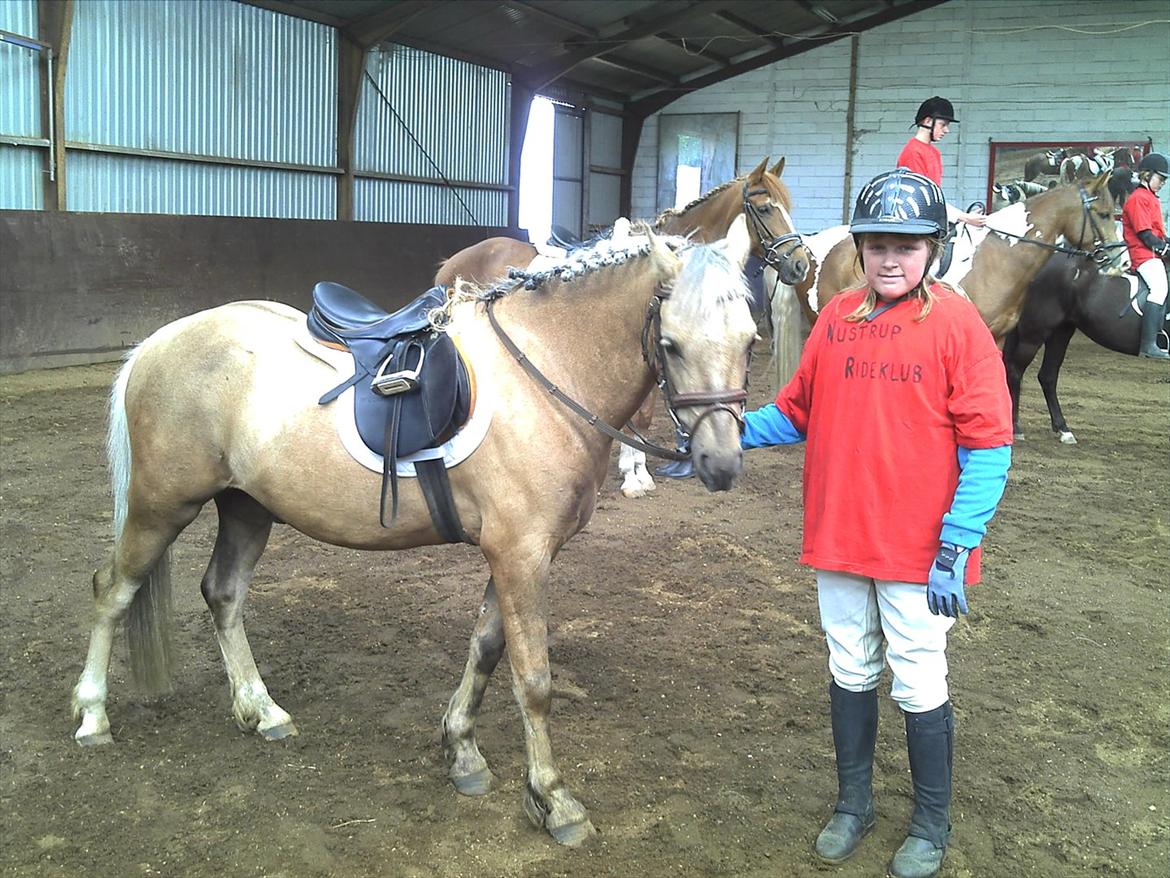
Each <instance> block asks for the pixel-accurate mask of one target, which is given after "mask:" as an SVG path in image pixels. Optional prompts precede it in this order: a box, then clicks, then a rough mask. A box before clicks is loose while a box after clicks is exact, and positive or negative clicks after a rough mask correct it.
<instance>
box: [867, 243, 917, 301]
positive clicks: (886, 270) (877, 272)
mask: <svg viewBox="0 0 1170 878" xmlns="http://www.w3.org/2000/svg"><path fill="white" fill-rule="evenodd" d="M861 258H862V265H863V266H864V270H865V280H866V283H868V284H869V288H870V289H871V290H873V291H874V292H875V293H876V294H877V296H878V298H879V299H881V300H882V301H884V302H892V301H894V300H895V299H900V298H901V297H902V296H904V295H906V294H907V293H908V292H910V291H911V290H912V289H914V288H915V287H916V286H918V284H919V283H921V282H922V278H923V277H924V276H925V275H926V267H927V263H928V262H929V261H930V245H929V244H927V242H926V238H925V237H924V236H922V235H890V234H873V233H871V234H867V235H866V236H865V238H864V239H863V240H862V243H861Z"/></svg>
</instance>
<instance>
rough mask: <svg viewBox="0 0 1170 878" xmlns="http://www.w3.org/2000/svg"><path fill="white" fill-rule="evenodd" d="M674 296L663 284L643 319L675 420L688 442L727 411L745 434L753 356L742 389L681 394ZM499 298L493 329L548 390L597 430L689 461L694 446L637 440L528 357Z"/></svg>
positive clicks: (646, 347) (648, 358)
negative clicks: (673, 371) (682, 412)
mask: <svg viewBox="0 0 1170 878" xmlns="http://www.w3.org/2000/svg"><path fill="white" fill-rule="evenodd" d="M668 298H670V293H669V291H667V290H665V289H663V288H662V287H659V288H658V289H657V290H656V291H655V293H654V295H653V296H652V297H651V298H650V302H649V304H648V305H647V306H646V319H645V321H643V323H642V359H643V360H645V362H646V365H647V366H649V367H650V369H651V371H652V372H653V373H654V380H655V383H656V384H657V385H658V388H659V389H660V390H661V391H662V398H663V400H664V401H665V403H666V410H667V412H669V413H670V417H671V420H672V421H674V424H675V426H676V427H677V428H678V430H679V432H680V433H682V434H683V436H684V437H685V439H686V442H685V447H687V448H689V447H690V438H691V435H692V434H693V433H694V432H695V430H696V429H697V428H698V426H699V424H701V423H702V422H703V421H704V420H705V419H706V418H709V417H711V416H712V415H714V414H715V413H716V412H721V411H723V412H727V413H728V414H730V415H731V416H732V417H733V418H735V421H736V423H737V424H738V425H739V430H740V432H741V433H742V432H743V429H744V420H743V412H744V407H745V404H746V402H747V385H748V379H749V377H750V375H751V358H750V357H749V358H748V365H747V368H746V369H745V370H744V382H743V387H742V388H738V389H732V388H728V389H725V390H710V391H696V392H692V393H676V392H675V391H674V387H673V385H672V384H671V381H670V376H669V373H668V371H667V368H666V354H665V349H664V347H663V344H662V303H663V301H665V300H666V299H668ZM495 301H496V300H495V299H494V298H491V299H488V300H487V315H488V320H489V321H490V322H491V325H492V329H494V330H495V332H496V335H497V336H499V338H500V342H501V343H502V344H503V345H504V348H505V349H506V350H507V351H508V353H510V354H511V355H512V356H513V357H515V359H516V362H518V363H519V364H520V366H521V368H523V369H524V371H525V372H527V373H528V374H529V376H531V377H532V379H533V380H535V381H536V383H537V384H539V385H540V386H541V387H543V388H544V389H545V390H547V391H548V392H549V395H551V396H552V397H553V398H555V399H556V400H557V401H559V402H560V403H562V404H563V405H565V406H566V407H568V408H569V409H570V410H571V411H572V412H573V413H574V414H576V415H578V416H579V417H581V418H583V419H584V420H585V422H586V423H588V424H589V426H591V427H593V428H594V429H595V430H597V431H599V432H601V433H604V434H605V435H606V436H609V437H610V438H611V439H616V440H617V441H619V442H621V443H623V444H625V445H629V446H630V447H631V448H635V449H637V450H638V451H641V452H643V453H645V454H650V455H653V456H654V457H662V458H666V459H667V460H687V459H689V458H690V456H691V455H690V452H689V451H687V452H681V451H678V450H676V449H674V448H664V447H662V446H661V445H655V444H654V443H653V442H650V441H648V440H646V439H645V438H644V437H642V436H639V437H638V438H637V439H631V438H630V437H628V436H626V435H624V434H623V433H622V431H621V430H618V429H616V428H615V427H613V426H611V425H610V424H608V423H606V422H605V421H603V420H602V419H601V418H600V417H598V416H597V415H596V414H594V413H593V412H591V411H590V410H589V409H587V408H585V407H584V406H583V405H581V404H580V403H579V402H577V401H576V400H575V399H573V398H572V397H571V396H569V395H568V394H566V393H565V392H564V391H563V390H561V389H560V388H559V387H557V386H556V385H555V384H553V383H552V382H551V381H549V379H548V378H546V377H545V375H544V373H543V372H541V371H540V369H538V368H537V367H536V366H535V365H534V364H533V363H532V361H531V360H529V359H528V356H527V355H526V354H525V353H524V352H523V351H521V350H520V348H519V347H517V346H516V343H515V342H514V341H512V339H511V337H510V336H509V335H508V334H507V333H506V332H505V331H504V328H503V327H502V326H500V324H499V321H498V320H497V319H496V315H495V311H494V308H493V305H495ZM651 340H653V341H651ZM699 407H701V411H700V412H699V415H698V417H697V418H695V420H694V422H693V423H692V424H691V426H690V428H689V429H688V428H687V427H685V426H684V425H683V423H682V421H681V420H679V417H678V409H680V408H699ZM631 429H632V427H631Z"/></svg>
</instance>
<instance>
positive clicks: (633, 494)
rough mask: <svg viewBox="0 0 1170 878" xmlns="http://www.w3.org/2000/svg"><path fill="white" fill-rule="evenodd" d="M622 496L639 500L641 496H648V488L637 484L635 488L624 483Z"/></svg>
mask: <svg viewBox="0 0 1170 878" xmlns="http://www.w3.org/2000/svg"><path fill="white" fill-rule="evenodd" d="M622 496H623V497H625V498H626V499H627V500H637V499H638V498H639V497H645V496H646V489H645V488H643V487H642V486H641V485H637V486H635V487H633V488H627V487H625V486H624V485H623V486H622Z"/></svg>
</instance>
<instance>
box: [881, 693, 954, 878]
mask: <svg viewBox="0 0 1170 878" xmlns="http://www.w3.org/2000/svg"><path fill="white" fill-rule="evenodd" d="M906 749H907V751H908V752H909V754H910V776H911V778H912V779H913V781H914V816H913V817H912V818H911V819H910V832H909V833H908V836H907V838H906V840H905V841H904V842H903V843H902V846H901V847H900V848H898V852H897V853H896V854H895V855H894V862H893V863H891V864H890V875H891V876H893V878H934V876H935V875H937V874H938V870H939V869H940V868H941V867H942V861H943V856H944V855H945V854H946V850H947V842H948V841H949V840H950V835H951V764H952V762H953V759H954V750H955V715H954V713H953V712H952V711H951V703H950V702H949V701H948V702H947V703H946V704H944V705H942V706H941V707H936V708H935V709H934V710H928V711H926V713H907V714H906Z"/></svg>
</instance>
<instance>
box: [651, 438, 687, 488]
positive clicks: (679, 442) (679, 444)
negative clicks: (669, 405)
mask: <svg viewBox="0 0 1170 878" xmlns="http://www.w3.org/2000/svg"><path fill="white" fill-rule="evenodd" d="M674 435H675V446H676V449H677V450H678V451H681V452H682V453H683V454H687V453H689V452H690V450H691V447H690V443H689V442H688V441H687V436H686V433H684V432H683V431H682V428H681V427H675V428H674ZM694 474H695V465H694V464H693V463H691V459H690V457H687V458H686V459H684V460H672V461H670V462H669V463H664V464H663V465H662V466H660V467H658V468H657V469H655V470H654V475H656V476H662V477H664V478H667V479H689V478H690V477H691V476H693V475H694Z"/></svg>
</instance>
